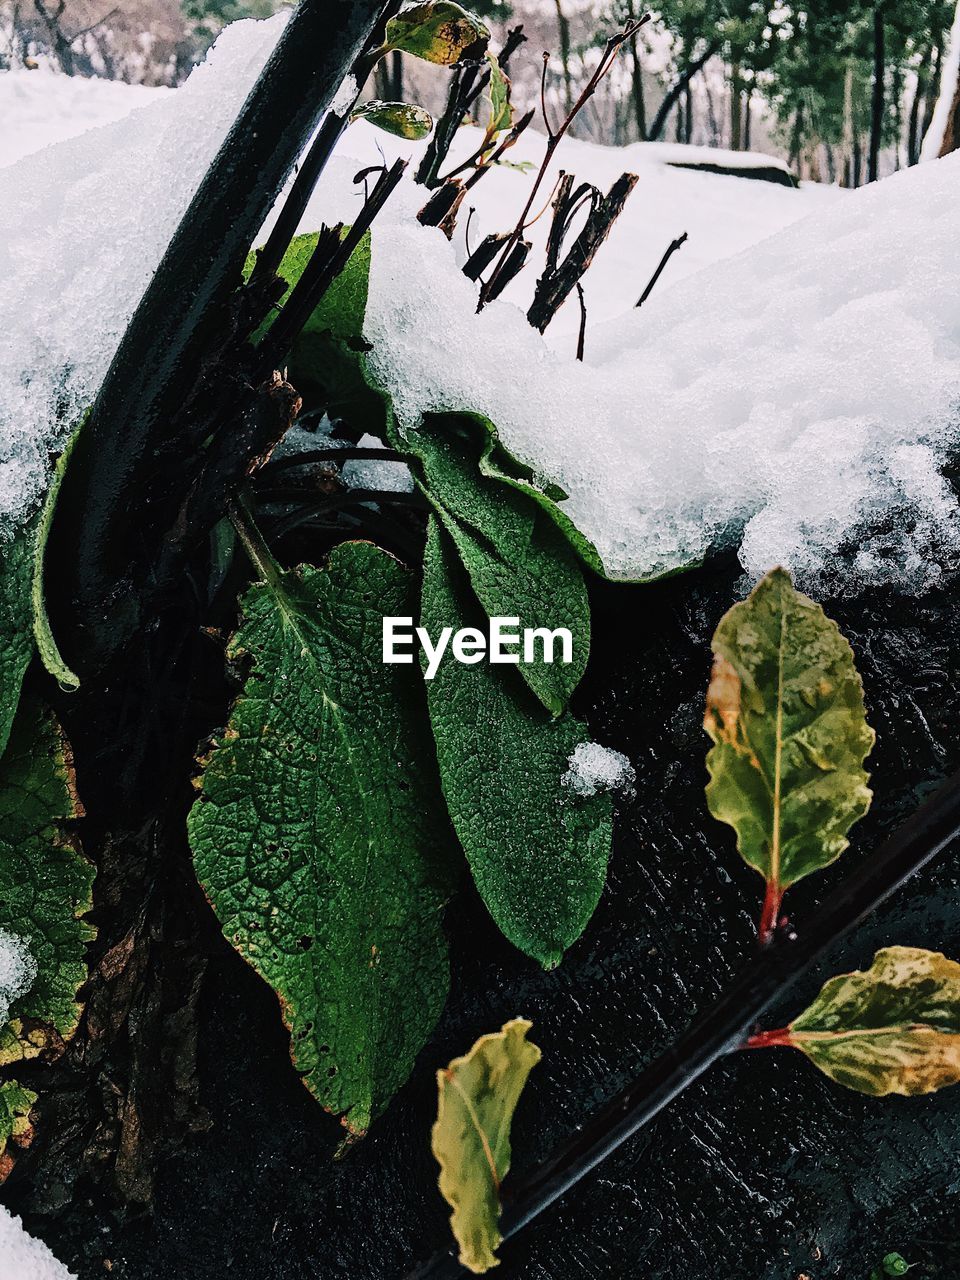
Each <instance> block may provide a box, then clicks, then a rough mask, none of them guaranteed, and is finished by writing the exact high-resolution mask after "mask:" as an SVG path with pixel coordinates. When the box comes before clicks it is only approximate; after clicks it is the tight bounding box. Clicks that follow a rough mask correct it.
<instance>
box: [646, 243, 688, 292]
mask: <svg viewBox="0 0 960 1280" xmlns="http://www.w3.org/2000/svg"><path fill="white" fill-rule="evenodd" d="M689 238H690V237H689V236H688V235H687V233H686V231H685V232H684V233H683V235H682V236H677V238H676V240H672V241H671V242H670V244H669V245H668V246H667V251H666V253H665V254H664V255H663V257H662V258H661V259H660V265H659V266H658V267H657V269H656V271H655V272H654V273H653V275H652V276H651V277H650V282H649V284H648V285H647V287H646V288H645V289H644V291H643V293H642V294H641V295H640V297H639V299H638V300H637V306H638V307H642V306H643V304H644V303H645V302H646V300H647V299H648V298H649V297H650V295H651V293H653V291H654V289H655V288H656V287H657V281H658V280H659V279H660V277H661V276H662V275H663V273H664V271H665V270H666V268H667V263H668V262H669V261H670V259H671V258H672V257H673V255H674V254H675V253H676V252H677V250H678V249H682V248H683V246H684V245H685V244H686V243H687V240H688V239H689Z"/></svg>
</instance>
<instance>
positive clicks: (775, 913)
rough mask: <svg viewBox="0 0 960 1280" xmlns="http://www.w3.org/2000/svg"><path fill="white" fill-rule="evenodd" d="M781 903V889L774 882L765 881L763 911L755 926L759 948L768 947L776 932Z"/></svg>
mask: <svg viewBox="0 0 960 1280" xmlns="http://www.w3.org/2000/svg"><path fill="white" fill-rule="evenodd" d="M782 902H783V887H782V886H781V885H779V884H778V883H777V882H776V880H768V881H767V892H766V894H765V896H764V899H763V910H762V911H761V913H760V923H759V924H758V925H757V937H758V938H759V940H760V945H761V947H769V946H770V944H771V942H773V939H774V937H775V936H776V932H777V922H778V919H779V916H780V906H781V904H782Z"/></svg>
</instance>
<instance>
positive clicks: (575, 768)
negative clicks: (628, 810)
mask: <svg viewBox="0 0 960 1280" xmlns="http://www.w3.org/2000/svg"><path fill="white" fill-rule="evenodd" d="M569 765H570V767H569V768H568V769H567V772H566V773H565V774H564V775H563V777H562V778H561V779H560V781H561V783H562V784H563V786H565V787H569V788H570V790H571V791H572V792H573V794H574V795H577V796H595V795H596V794H597V792H598V791H617V792H619V793H620V794H621V795H625V796H631V795H633V784H634V783H635V782H636V780H637V773H636V770H635V769H634V767H633V765H632V764H631V763H630V761H629V760H628V759H627V757H626V756H625V755H622V754H621V753H620V752H619V751H614V750H613V749H612V748H611V747H601V745H600V743H599V742H581V743H579V745H578V746H577V748H576V750H575V751H574V753H573V755H572V756H571V757H570V760H569Z"/></svg>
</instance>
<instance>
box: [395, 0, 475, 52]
mask: <svg viewBox="0 0 960 1280" xmlns="http://www.w3.org/2000/svg"><path fill="white" fill-rule="evenodd" d="M489 39H490V32H489V31H488V30H487V28H486V27H485V26H484V24H483V23H482V22H481V21H480V19H479V18H477V17H475V16H474V15H473V14H472V13H468V12H467V11H466V9H462V8H461V7H460V5H458V4H452V3H451V2H450V0H431V2H428V3H426V4H414V5H409V6H408V7H407V8H406V9H402V10H401V11H400V13H398V14H397V16H396V17H395V18H391V19H390V21H389V22H388V23H387V39H386V48H387V49H400V50H401V51H402V52H403V53H410V54H412V55H413V56H414V57H415V58H423V59H424V60H425V61H427V62H435V63H437V64H439V65H440V66H443V67H452V66H453V65H454V63H455V62H459V61H460V59H461V58H462V57H463V55H464V54H465V53H466V52H467V50H468V49H470V50H472V48H473V46H474V45H479V44H481V43H482V42H485V41H487V40H489Z"/></svg>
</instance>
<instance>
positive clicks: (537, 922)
mask: <svg viewBox="0 0 960 1280" xmlns="http://www.w3.org/2000/svg"><path fill="white" fill-rule="evenodd" d="M421 616H422V621H423V625H424V626H425V627H426V628H427V630H428V631H429V632H430V634H431V635H436V634H437V633H438V630H439V628H440V627H441V626H449V627H453V628H454V630H457V629H458V628H460V627H465V626H477V627H481V624H482V622H483V618H482V615H481V612H480V609H479V606H478V605H477V603H476V601H475V600H474V599H473V597H472V595H471V592H470V587H469V583H468V581H467V579H466V575H465V573H464V570H463V567H462V565H461V563H460V560H459V558H458V556H457V552H456V550H455V548H454V546H453V544H452V542H451V540H450V538H449V536H448V535H447V534H446V533H445V532H444V531H443V529H442V527H441V526H440V524H439V523H438V521H437V519H436V518H435V517H431V519H430V522H429V528H428V533H427V547H426V552H425V556H424V581H423V601H422V610H421ZM481 629H482V627H481ZM427 701H428V705H429V708H430V721H431V724H432V726H433V735H434V739H435V741H436V744H437V758H438V760H439V763H440V776H441V779H442V782H443V791H444V796H445V797H446V801H447V808H448V809H449V812H450V817H451V818H452V820H453V825H454V828H455V829H456V832H457V835H458V836H459V838H460V842H461V844H462V845H463V848H464V851H465V853H466V855H467V860H468V861H469V863H470V869H471V871H472V873H473V878H474V880H475V881H476V885H477V888H478V890H479V891H480V895H481V897H482V898H483V900H484V902H485V903H486V905H487V909H488V910H489V912H490V914H491V916H492V917H493V919H494V920H495V921H496V923H497V925H498V926H499V928H500V929H501V930H502V931H503V933H504V934H505V935H506V937H507V938H509V940H510V941H511V942H512V943H513V944H514V946H516V947H519V948H520V950H521V951H524V952H525V953H526V954H527V955H529V956H532V957H533V958H534V959H536V960H538V961H539V962H540V963H541V964H542V965H544V967H546V968H553V967H554V966H555V965H557V964H559V963H560V960H561V959H562V958H563V953H564V951H565V950H566V949H567V948H568V947H569V946H570V945H571V944H572V943H574V942H575V941H576V940H577V938H579V936H580V934H581V933H582V932H583V930H584V929H585V928H586V925H587V922H588V921H589V919H590V917H591V915H592V914H593V911H594V909H595V907H596V905H597V902H598V900H599V898H600V894H601V891H602V890H603V885H604V880H605V878H606V872H607V862H608V860H609V857H610V843H611V838H612V821H613V819H612V804H611V800H610V797H609V796H608V795H594V796H589V797H584V796H576V795H574V794H573V793H572V792H571V791H570V790H569V788H567V787H564V786H563V785H562V783H561V779H562V777H563V775H564V774H565V773H566V771H567V767H568V762H569V759H570V757H571V756H572V755H573V752H574V751H575V750H576V748H577V746H578V745H579V744H580V743H581V742H586V741H588V740H589V734H588V733H587V731H586V729H585V728H584V726H583V725H582V724H580V722H579V721H577V720H575V719H574V718H573V716H571V715H570V714H569V713H567V714H565V715H562V716H559V717H556V718H553V717H551V716H550V715H548V714H547V712H545V711H544V710H543V708H542V707H541V706H540V705H539V704H538V703H537V701H536V700H535V699H534V698H533V696H532V695H531V694H530V692H529V690H528V689H527V688H526V687H525V686H524V684H523V682H522V681H521V680H520V679H519V678H518V676H517V673H516V672H515V671H512V670H511V669H510V668H508V667H501V666H490V665H489V664H488V663H486V662H484V663H480V664H479V665H476V666H464V665H462V664H461V663H459V662H443V663H441V664H440V667H439V670H438V671H437V674H436V675H435V676H434V678H433V680H431V681H429V682H428V683H427Z"/></svg>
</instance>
